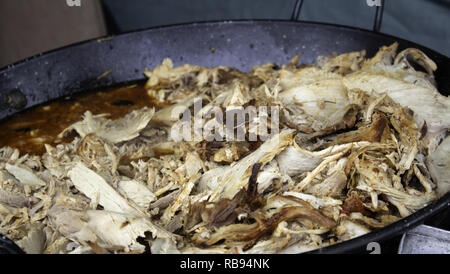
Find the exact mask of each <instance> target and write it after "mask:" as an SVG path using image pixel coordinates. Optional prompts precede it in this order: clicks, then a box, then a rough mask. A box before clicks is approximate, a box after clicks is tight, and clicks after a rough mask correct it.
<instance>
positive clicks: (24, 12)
mask: <svg viewBox="0 0 450 274" xmlns="http://www.w3.org/2000/svg"><path fill="white" fill-rule="evenodd" d="M106 33H107V32H106V25H105V20H104V18H103V12H102V8H101V2H100V0H82V6H81V7H69V6H68V5H67V4H66V1H65V0H0V67H3V66H5V65H7V64H11V63H14V62H16V61H19V60H22V59H24V58H27V57H30V56H33V55H36V54H39V53H41V52H44V51H48V50H51V49H55V48H59V47H62V46H66V45H69V44H72V43H76V42H79V41H82V40H87V39H91V38H96V37H100V36H104V35H105V34H106Z"/></svg>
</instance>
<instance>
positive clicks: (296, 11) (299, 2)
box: [291, 0, 303, 21]
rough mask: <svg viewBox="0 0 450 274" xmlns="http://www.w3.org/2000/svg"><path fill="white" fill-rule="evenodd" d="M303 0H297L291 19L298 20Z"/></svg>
mask: <svg viewBox="0 0 450 274" xmlns="http://www.w3.org/2000/svg"><path fill="white" fill-rule="evenodd" d="M302 5H303V0H297V1H296V2H295V7H294V11H293V12H292V16H291V21H297V20H298V17H299V16H300V11H301V9H302Z"/></svg>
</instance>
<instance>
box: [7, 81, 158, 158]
mask: <svg viewBox="0 0 450 274" xmlns="http://www.w3.org/2000/svg"><path fill="white" fill-rule="evenodd" d="M145 106H147V107H153V106H155V107H157V104H156V103H155V101H154V100H153V99H152V98H151V97H150V96H148V94H147V91H146V90H145V88H144V85H133V86H127V87H120V88H113V89H106V90H102V91H98V92H89V93H84V94H79V95H75V96H71V97H66V98H63V99H58V100H55V101H53V102H50V103H48V104H45V105H40V106H37V107H34V108H31V109H29V110H26V111H24V112H21V113H18V114H15V115H13V116H11V117H9V118H7V119H5V120H3V121H1V122H0V147H4V146H11V147H15V148H18V149H19V150H20V152H21V154H25V153H29V154H42V153H44V152H45V147H44V144H51V145H56V144H58V143H61V142H68V141H70V140H71V139H72V138H70V137H68V138H64V139H60V138H57V136H58V134H60V133H61V132H62V131H63V130H64V129H65V128H67V127H68V126H70V125H71V124H73V123H75V122H77V121H79V120H80V119H81V118H82V116H83V114H84V113H85V112H86V111H87V110H89V111H91V112H92V113H93V114H101V113H108V114H110V115H109V116H108V118H110V119H117V118H120V117H122V116H124V115H125V114H127V113H128V112H130V111H131V110H135V109H140V108H143V107H145Z"/></svg>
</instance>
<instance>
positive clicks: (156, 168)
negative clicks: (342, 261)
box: [0, 44, 450, 254]
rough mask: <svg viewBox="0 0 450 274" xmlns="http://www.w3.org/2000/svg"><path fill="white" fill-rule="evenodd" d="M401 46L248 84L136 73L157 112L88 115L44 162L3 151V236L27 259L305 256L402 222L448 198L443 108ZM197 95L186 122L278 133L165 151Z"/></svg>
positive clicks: (228, 71) (213, 74)
mask: <svg viewBox="0 0 450 274" xmlns="http://www.w3.org/2000/svg"><path fill="white" fill-rule="evenodd" d="M397 46H398V45H397V44H393V45H391V46H386V47H382V48H381V49H380V50H379V52H378V53H377V54H376V55H375V56H374V57H372V58H366V57H365V51H361V52H351V53H347V54H342V55H337V54H332V55H330V56H325V57H319V58H318V60H317V63H316V64H315V65H298V64H297V62H298V57H295V58H293V60H292V61H291V63H290V64H288V65H283V66H281V67H278V66H275V64H272V63H269V64H265V65H261V66H256V67H254V68H253V69H252V70H251V71H250V72H249V73H242V72H239V71H237V70H235V69H232V68H227V67H215V68H210V69H208V68H203V67H199V66H193V65H182V66H180V67H173V65H172V62H171V61H170V60H169V59H166V60H164V62H163V63H162V64H161V65H160V66H158V67H156V68H155V69H154V70H153V71H147V72H146V75H147V77H148V78H149V79H148V82H147V84H146V89H147V92H148V95H149V96H151V97H153V98H155V99H156V100H158V101H160V102H165V103H166V104H167V106H166V107H164V108H162V109H160V110H158V111H155V109H153V108H143V109H140V110H135V111H132V112H130V113H129V114H127V115H126V116H125V117H123V118H121V119H118V120H110V119H108V118H107V114H104V115H93V114H92V113H90V112H86V113H85V115H84V117H83V119H82V120H81V121H79V122H77V123H75V124H73V125H71V126H70V127H69V128H67V129H66V130H64V131H63V132H62V133H61V135H60V136H61V137H63V136H67V134H69V133H72V134H73V133H75V135H76V137H75V138H74V139H73V141H72V142H71V143H67V144H59V145H57V146H56V147H52V146H50V145H46V153H44V154H43V155H20V151H19V149H14V148H10V147H4V148H1V149H0V233H1V234H4V235H5V236H7V237H9V238H10V239H12V240H13V241H15V242H16V243H17V244H18V245H19V246H20V247H21V248H22V249H23V250H24V251H25V252H27V253H77V254H80V253H144V252H151V253H300V252H306V251H309V250H313V249H317V248H320V247H324V246H328V245H331V244H335V243H339V242H342V241H346V240H348V239H351V238H354V237H358V236H360V235H363V234H366V233H369V232H371V231H373V230H375V229H378V228H381V227H384V226H386V225H388V224H390V223H392V222H395V221H398V220H399V219H401V218H403V217H406V216H408V215H410V214H412V213H413V212H415V211H417V210H419V209H421V208H423V207H425V206H427V205H428V204H429V203H430V202H432V201H433V200H435V199H437V198H439V197H440V196H442V195H443V194H445V193H446V192H447V191H448V190H449V189H450V182H449V178H450V176H449V174H448V173H449V170H450V168H449V167H448V165H449V162H448V155H449V154H448V151H449V139H448V137H447V133H448V129H449V127H450V112H449V106H450V101H449V99H448V97H445V96H442V95H440V94H439V92H438V90H437V87H436V84H435V82H434V77H433V71H435V70H436V69H437V68H436V65H435V63H434V62H433V61H432V60H430V59H429V58H428V57H427V56H426V55H425V54H424V53H422V52H421V51H419V50H417V49H406V50H404V51H402V52H400V53H398V54H397ZM413 63H414V66H413ZM417 65H418V66H421V67H422V68H423V70H421V71H419V70H416V69H415V68H417V67H418V66H417ZM196 98H201V101H202V102H203V106H202V108H201V109H200V111H199V112H198V113H196V114H195V115H194V116H199V115H200V116H201V114H206V113H208V112H209V111H210V110H211V109H214V108H216V109H217V108H218V109H220V110H223V112H224V113H226V112H227V111H229V110H230V109H233V108H236V107H241V106H242V107H248V106H254V107H260V106H269V107H273V108H274V107H277V108H278V109H279V110H280V112H279V116H278V117H273V116H272V112H271V111H269V110H270V109H269V108H268V111H267V112H266V113H265V114H264V115H265V117H266V118H267V119H265V120H264V119H261V120H258V121H257V122H258V123H265V126H267V127H269V128H270V127H271V125H272V123H271V122H272V120H275V118H276V119H279V123H278V124H277V127H278V132H277V133H276V134H269V132H265V131H260V130H254V129H252V128H251V127H250V126H249V124H250V122H252V121H245V123H246V127H245V130H246V134H247V135H246V136H247V137H248V134H249V132H251V133H252V134H254V135H256V136H257V137H258V138H257V140H256V141H249V140H245V141H227V140H223V141H217V140H214V141H207V140H204V139H200V140H174V139H173V138H172V137H171V134H170V132H171V130H173V129H176V128H179V127H181V126H182V124H183V123H184V122H186V121H181V120H180V117H179V115H174V113H176V114H181V113H183V112H185V111H186V110H188V111H192V109H193V106H194V103H195V99H196ZM201 117H203V118H201V119H202V122H203V123H202V125H212V124H214V122H215V121H216V119H215V118H214V117H213V115H209V116H208V115H205V116H201ZM194 118H195V117H193V118H192V119H194ZM253 122H254V121H253ZM215 128H216V129H217V128H220V127H217V125H216V127H215ZM272 129H273V128H272ZM252 130H253V131H252ZM214 134H216V135H224V134H225V132H224V131H221V130H216V131H215V132H214ZM222 137H223V136H222Z"/></svg>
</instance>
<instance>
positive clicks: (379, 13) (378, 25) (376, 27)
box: [373, 0, 384, 32]
mask: <svg viewBox="0 0 450 274" xmlns="http://www.w3.org/2000/svg"><path fill="white" fill-rule="evenodd" d="M383 12H384V0H381V1H380V5H379V6H377V11H376V12H375V22H374V23H373V31H375V32H380V29H381V23H383Z"/></svg>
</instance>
